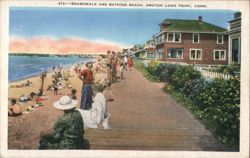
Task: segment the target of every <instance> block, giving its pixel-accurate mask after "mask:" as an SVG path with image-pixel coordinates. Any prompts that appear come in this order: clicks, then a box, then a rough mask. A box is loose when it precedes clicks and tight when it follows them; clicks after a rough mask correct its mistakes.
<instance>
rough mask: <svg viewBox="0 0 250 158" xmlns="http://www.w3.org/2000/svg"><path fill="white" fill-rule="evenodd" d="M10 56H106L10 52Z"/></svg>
mask: <svg viewBox="0 0 250 158" xmlns="http://www.w3.org/2000/svg"><path fill="white" fill-rule="evenodd" d="M9 56H37V57H78V58H79V57H80V58H81V57H82V58H93V57H96V56H105V54H94V53H92V54H46V53H45V54H37V53H9Z"/></svg>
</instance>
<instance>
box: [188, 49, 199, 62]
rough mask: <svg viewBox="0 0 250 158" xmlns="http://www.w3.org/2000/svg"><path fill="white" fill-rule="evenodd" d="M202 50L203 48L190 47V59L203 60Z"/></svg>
mask: <svg viewBox="0 0 250 158" xmlns="http://www.w3.org/2000/svg"><path fill="white" fill-rule="evenodd" d="M201 59H202V50H201V49H190V60H201Z"/></svg>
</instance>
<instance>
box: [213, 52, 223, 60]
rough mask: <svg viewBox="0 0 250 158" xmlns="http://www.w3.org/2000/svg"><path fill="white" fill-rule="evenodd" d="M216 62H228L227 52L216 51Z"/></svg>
mask: <svg viewBox="0 0 250 158" xmlns="http://www.w3.org/2000/svg"><path fill="white" fill-rule="evenodd" d="M214 60H226V51H225V50H214Z"/></svg>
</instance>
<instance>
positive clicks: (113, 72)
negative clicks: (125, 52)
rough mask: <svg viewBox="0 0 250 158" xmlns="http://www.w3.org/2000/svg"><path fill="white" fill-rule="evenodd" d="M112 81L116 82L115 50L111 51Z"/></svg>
mask: <svg viewBox="0 0 250 158" xmlns="http://www.w3.org/2000/svg"><path fill="white" fill-rule="evenodd" d="M112 56H113V58H112V69H113V70H112V82H116V79H117V78H116V77H117V70H116V69H117V62H118V55H117V54H116V53H115V52H112Z"/></svg>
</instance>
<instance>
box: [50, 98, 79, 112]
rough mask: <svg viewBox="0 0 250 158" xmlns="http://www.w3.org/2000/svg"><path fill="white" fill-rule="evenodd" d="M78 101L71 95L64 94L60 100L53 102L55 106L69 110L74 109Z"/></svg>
mask: <svg viewBox="0 0 250 158" xmlns="http://www.w3.org/2000/svg"><path fill="white" fill-rule="evenodd" d="M77 103H78V102H77V100H73V99H71V98H70V97H69V96H62V97H61V98H60V99H59V100H58V101H56V102H54V103H53V106H54V108H56V109H59V110H69V109H73V108H74V107H75V106H76V104H77Z"/></svg>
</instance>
